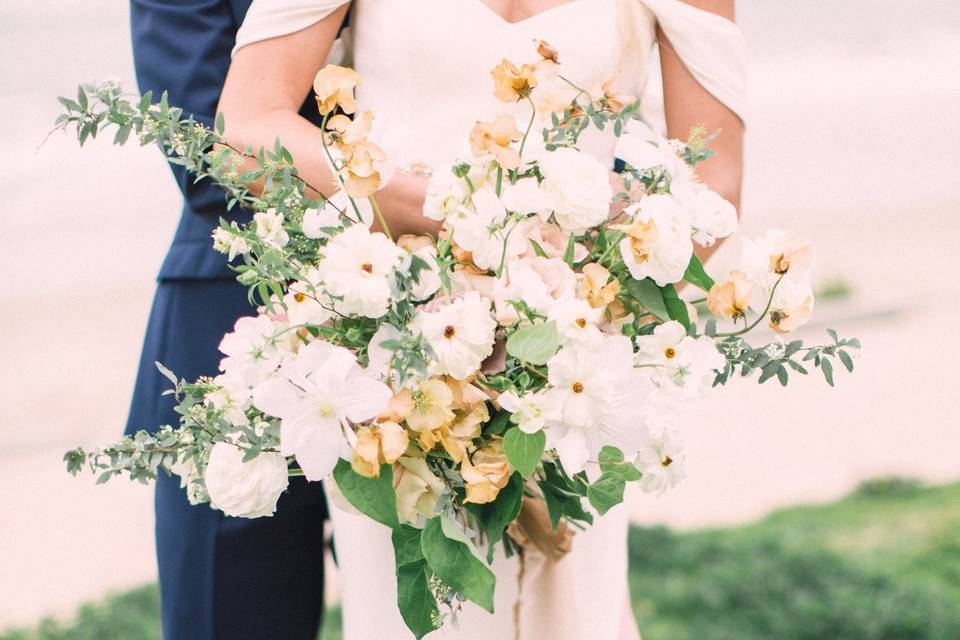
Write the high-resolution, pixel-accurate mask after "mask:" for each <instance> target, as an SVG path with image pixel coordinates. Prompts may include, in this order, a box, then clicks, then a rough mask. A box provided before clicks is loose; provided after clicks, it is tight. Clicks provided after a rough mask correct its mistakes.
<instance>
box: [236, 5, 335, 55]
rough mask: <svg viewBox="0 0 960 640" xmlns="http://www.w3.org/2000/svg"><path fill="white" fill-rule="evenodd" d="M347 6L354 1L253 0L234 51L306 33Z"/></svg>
mask: <svg viewBox="0 0 960 640" xmlns="http://www.w3.org/2000/svg"><path fill="white" fill-rule="evenodd" d="M346 4H350V0H253V2H252V3H251V4H250V9H249V10H247V15H246V17H245V18H244V20H243V24H242V25H241V26H240V30H239V31H238V32H237V44H236V47H235V48H234V51H236V50H237V49H239V48H240V47H243V46H245V45H248V44H252V43H254V42H259V41H260V40H267V39H268V38H276V37H279V36H285V35H288V34H291V33H295V32H297V31H300V30H302V29H306V28H307V27H309V26H311V25H313V24H316V23H317V22H319V21H321V20H323V19H324V18H326V17H327V16H329V15H330V14H331V13H333V12H334V11H336V10H337V9H339V8H340V7H342V6H343V5H346Z"/></svg>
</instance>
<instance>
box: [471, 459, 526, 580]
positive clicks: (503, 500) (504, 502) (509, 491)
mask: <svg viewBox="0 0 960 640" xmlns="http://www.w3.org/2000/svg"><path fill="white" fill-rule="evenodd" d="M522 501H523V479H522V478H521V477H520V474H519V473H514V474H513V475H511V476H510V480H509V482H507V486H505V487H504V488H503V489H501V490H500V493H499V494H498V495H497V499H496V500H494V501H493V502H488V503H487V504H473V503H467V504H465V505H464V506H465V507H466V508H467V511H469V512H470V513H472V514H473V515H474V516H475V517H476V518H477V521H478V522H479V524H480V528H481V530H482V531H483V533H484V534H485V535H486V536H487V544H488V548H487V562H488V563H489V562H493V550H494V546H495V545H496V544H497V543H498V542H500V540H501V539H503V531H504V529H506V528H507V525H508V524H510V523H511V522H513V521H514V520H516V519H517V515H519V513H520V504H521V502H522Z"/></svg>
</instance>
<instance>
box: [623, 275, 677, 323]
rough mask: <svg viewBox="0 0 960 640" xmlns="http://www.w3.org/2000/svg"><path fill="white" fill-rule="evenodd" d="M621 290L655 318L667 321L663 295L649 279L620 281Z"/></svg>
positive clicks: (667, 316)
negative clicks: (624, 290)
mask: <svg viewBox="0 0 960 640" xmlns="http://www.w3.org/2000/svg"><path fill="white" fill-rule="evenodd" d="M621 284H623V288H624V289H626V290H627V293H629V294H630V295H631V296H633V298H634V299H635V300H636V301H637V302H639V303H640V304H641V305H642V306H643V308H645V309H646V310H647V311H649V312H650V313H652V314H653V315H655V316H657V317H658V318H660V319H661V320H667V319H668V318H669V317H670V314H668V313H667V307H666V305H665V304H664V302H663V294H662V293H661V292H660V287H658V286H657V283H655V282H654V281H653V280H651V279H650V278H644V279H643V280H634V279H633V278H624V280H622V281H621Z"/></svg>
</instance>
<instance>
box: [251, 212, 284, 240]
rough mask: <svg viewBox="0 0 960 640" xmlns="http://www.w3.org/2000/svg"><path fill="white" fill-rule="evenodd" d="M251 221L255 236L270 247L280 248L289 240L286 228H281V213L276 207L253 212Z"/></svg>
mask: <svg viewBox="0 0 960 640" xmlns="http://www.w3.org/2000/svg"><path fill="white" fill-rule="evenodd" d="M253 223H254V226H255V227H256V231H257V236H258V237H259V238H260V239H261V240H263V241H264V242H265V243H266V244H268V245H270V246H272V247H275V248H277V249H280V248H282V247H284V246H285V245H286V244H287V243H288V242H289V241H290V236H289V235H288V234H287V230H286V229H284V228H283V214H282V213H279V212H278V211H277V210H276V209H272V208H271V209H267V210H266V211H257V212H256V213H254V214H253Z"/></svg>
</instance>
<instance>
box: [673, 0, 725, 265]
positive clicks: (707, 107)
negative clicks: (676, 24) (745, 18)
mask: <svg viewBox="0 0 960 640" xmlns="http://www.w3.org/2000/svg"><path fill="white" fill-rule="evenodd" d="M685 1H686V2H687V4H690V5H693V6H695V7H697V8H698V9H703V10H705V11H710V12H712V13H716V14H719V15H721V16H723V17H725V18H727V19H729V20H733V17H734V0H685ZM657 38H658V42H659V43H660V68H661V71H662V72H663V104H664V110H665V112H666V116H667V134H668V137H670V138H681V139H683V138H686V137H687V134H688V133H689V132H690V129H691V128H692V127H694V126H697V125H703V126H705V127H706V129H707V131H716V130H718V129H719V130H721V132H722V133H721V134H720V137H718V138H717V139H716V140H714V141H713V142H712V143H711V145H710V148H711V149H713V150H714V151H716V153H717V155H715V156H714V157H712V158H710V159H709V160H707V161H705V162H702V163H700V164H698V165H697V174H698V175H699V176H700V178H701V179H702V180H703V182H704V183H706V184H707V185H708V186H709V187H710V188H711V189H713V190H714V191H716V192H717V193H719V194H720V195H721V196H723V197H724V198H726V199H727V200H729V201H730V202H732V203H733V204H734V206H736V207H737V209H738V210H739V208H740V187H741V183H742V180H743V122H742V121H741V120H740V118H739V117H737V115H736V114H735V113H734V112H733V111H731V110H730V109H729V108H728V107H727V106H726V105H724V104H723V103H722V102H720V101H719V100H717V99H716V98H715V97H714V96H713V95H712V94H710V93H709V92H708V91H707V90H706V89H704V88H703V86H702V85H701V84H700V83H699V82H697V80H696V78H694V77H693V75H692V74H691V73H690V71H689V70H688V69H687V68H686V67H685V66H684V64H683V62H682V61H681V60H680V58H679V56H677V53H676V52H675V51H674V49H673V47H672V46H671V45H670V42H669V40H667V38H666V36H665V35H664V34H663V32H662V31H660V32H659V33H658V36H657ZM718 244H719V243H718ZM716 248H717V244H714V245H713V246H711V247H709V248H707V249H700V248H698V250H697V254H698V255H700V257H701V258H706V257H707V256H709V255H710V254H711V253H713V252H714V251H715V250H716Z"/></svg>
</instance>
